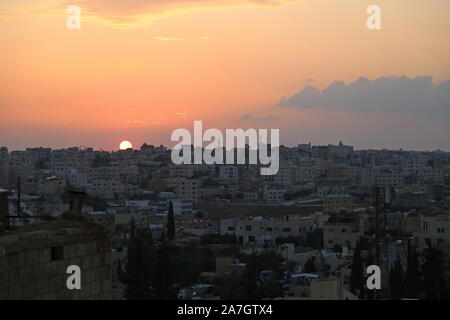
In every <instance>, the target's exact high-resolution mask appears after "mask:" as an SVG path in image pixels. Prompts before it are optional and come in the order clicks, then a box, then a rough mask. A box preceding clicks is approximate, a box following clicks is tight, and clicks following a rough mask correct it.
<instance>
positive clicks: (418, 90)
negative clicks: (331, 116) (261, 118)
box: [278, 76, 450, 118]
mask: <svg viewBox="0 0 450 320" xmlns="http://www.w3.org/2000/svg"><path fill="white" fill-rule="evenodd" d="M278 106H280V107H285V108H304V109H335V110H336V109H338V110H339V109H341V110H351V111H354V112H365V113H380V112H384V113H385V112H395V113H405V112H406V113H409V114H413V115H416V116H426V117H439V118H442V117H446V118H450V81H445V82H442V83H440V84H438V85H434V84H433V78H432V77H416V78H408V77H405V76H402V77H383V78H379V79H375V80H369V79H366V78H359V79H358V80H357V81H355V82H353V83H349V84H345V83H344V82H343V81H335V82H333V83H331V84H330V85H329V86H328V87H326V88H325V89H324V90H320V89H318V88H316V87H313V86H306V87H304V88H303V89H301V90H300V91H299V92H298V93H296V94H294V95H292V96H290V97H287V98H282V99H281V101H280V102H279V104H278Z"/></svg>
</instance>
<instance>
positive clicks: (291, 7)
mask: <svg viewBox="0 0 450 320" xmlns="http://www.w3.org/2000/svg"><path fill="white" fill-rule="evenodd" d="M70 4H77V5H79V6H80V8H81V29H80V30H68V29H67V27H66V20H67V13H66V8H67V6H68V5H69V2H68V1H65V0H51V1H50V0H43V1H39V2H37V1H30V0H14V1H13V0H4V1H2V2H1V4H0V30H1V31H0V39H1V43H2V50H0V68H1V70H2V72H1V73H0V83H1V84H2V85H1V86H0V112H1V114H2V115H7V116H2V117H0V145H5V146H8V147H10V148H12V149H15V148H23V147H26V146H29V145H37V146H39V145H46V146H47V145H48V146H52V147H67V146H70V145H90V146H92V147H94V148H104V149H114V148H115V146H116V145H117V141H118V140H119V139H121V137H123V136H127V137H130V139H132V140H133V141H135V143H137V144H142V143H144V142H148V143H152V144H156V145H159V144H168V142H169V139H170V132H171V131H172V130H173V129H175V128H179V127H187V126H191V125H192V122H193V121H194V120H198V119H201V120H203V121H204V123H205V125H207V126H210V127H215V128H222V129H223V128H234V127H244V128H245V127H255V126H262V127H277V128H280V130H281V131H280V132H281V137H280V138H281V142H282V143H284V144H289V145H292V144H296V143H299V142H300V141H303V142H309V141H312V142H313V143H331V142H334V143H336V142H337V141H335V140H339V139H342V140H344V141H346V142H348V143H352V144H354V145H356V146H370V147H394V148H395V147H405V148H408V147H410V148H419V149H420V148H425V147H427V148H444V149H450V142H449V140H448V139H446V138H445V137H446V136H447V137H448V135H449V134H450V132H449V130H450V129H448V121H447V119H448V118H447V119H445V118H444V117H427V116H425V117H424V116H423V115H422V114H419V115H418V114H416V113H412V112H409V111H401V113H399V112H396V113H392V112H389V111H386V110H378V109H376V110H371V111H370V112H358V111H355V110H352V109H351V108H348V109H336V108H328V109H327V110H324V109H320V108H314V109H312V108H309V109H308V108H295V107H294V108H283V107H280V106H279V105H280V101H282V97H285V98H286V97H289V96H292V95H294V94H296V93H297V92H299V91H300V90H302V89H303V88H304V87H306V86H313V87H315V88H318V89H324V88H326V87H327V86H328V85H330V84H331V83H333V82H334V81H343V82H345V83H346V84H350V83H353V82H355V81H357V80H358V79H359V78H360V77H364V78H367V79H370V80H375V79H380V78H386V77H387V78H389V77H400V76H406V77H408V78H411V79H414V78H415V77H417V76H430V77H432V81H433V83H435V84H440V83H442V82H444V81H447V80H449V79H450V63H449V60H448V57H449V56H450V34H449V30H450V19H448V12H450V2H449V1H448V0H433V5H429V2H428V1H413V2H411V1H409V0H398V1H391V0H379V1H377V5H379V6H380V7H381V8H382V12H383V16H382V17H383V18H382V19H383V20H382V21H383V27H382V29H381V30H379V31H370V30H368V29H367V27H366V19H367V14H366V9H367V7H368V6H369V5H371V4H373V3H372V1H367V0H363V1H361V0H348V1H341V0H314V1H312V0H274V1H246V0H236V1H228V0H217V1H208V4H207V5H205V1H200V0H186V1H157V2H155V1H145V0H144V1H130V2H128V1H119V0H108V1H107V0H99V1H82V0H78V1H70ZM399 12H401V13H402V14H398V13H399ZM419 17H420V19H419ZM418 19H419V20H420V23H418ZM406 34H408V35H411V34H412V35H414V36H405V35H406ZM430 35H432V36H430ZM424 48H426V49H425V50H424ZM388 80H389V79H388ZM396 119H398V121H400V122H401V123H400V124H399V125H396V126H390V125H388V123H390V122H393V121H396ZM355 123H358V126H361V128H363V129H364V130H362V131H358V132H356V131H357V130H358V128H355V130H350V129H348V128H349V126H351V127H353V126H354V125H355ZM399 128H403V129H402V130H400V129H399ZM62 132H63V133H64V134H61V133H62ZM411 132H413V134H414V133H417V134H418V133H420V137H417V139H412V137H411V134H412V133H411ZM373 133H376V134H377V135H379V139H377V140H375V139H372V138H371V136H372V135H373ZM436 137H438V138H437V139H436ZM413 140H414V141H415V142H414V143H413V142H412V141H413ZM387 141H388V142H387Z"/></svg>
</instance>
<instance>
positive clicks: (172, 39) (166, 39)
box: [154, 37, 183, 41]
mask: <svg viewBox="0 0 450 320" xmlns="http://www.w3.org/2000/svg"><path fill="white" fill-rule="evenodd" d="M154 39H155V40H161V41H181V40H183V38H172V37H155V38H154Z"/></svg>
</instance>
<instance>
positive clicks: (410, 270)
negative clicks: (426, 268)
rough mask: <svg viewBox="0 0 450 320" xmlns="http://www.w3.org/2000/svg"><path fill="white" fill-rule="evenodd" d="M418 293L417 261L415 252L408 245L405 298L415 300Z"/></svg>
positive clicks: (414, 249) (413, 248)
mask: <svg viewBox="0 0 450 320" xmlns="http://www.w3.org/2000/svg"><path fill="white" fill-rule="evenodd" d="M418 291H419V261H418V259H417V250H416V248H415V247H413V246H411V244H410V243H408V265H407V267H406V283H405V297H407V298H417V294H418Z"/></svg>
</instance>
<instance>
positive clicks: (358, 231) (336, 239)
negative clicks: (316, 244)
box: [323, 213, 364, 249]
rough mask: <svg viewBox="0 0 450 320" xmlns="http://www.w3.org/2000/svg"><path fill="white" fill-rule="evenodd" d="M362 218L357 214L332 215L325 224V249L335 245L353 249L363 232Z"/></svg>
mask: <svg viewBox="0 0 450 320" xmlns="http://www.w3.org/2000/svg"><path fill="white" fill-rule="evenodd" d="M361 224H362V221H361V218H360V217H358V216H357V215H356V214H348V213H345V214H335V215H332V216H330V218H329V219H328V222H326V223H325V224H324V226H323V243H324V247H325V249H333V247H334V246H335V245H339V246H341V247H344V246H345V247H348V248H349V249H353V248H355V246H356V242H357V241H358V240H359V238H360V237H361V235H362V234H363V231H364V230H363V227H362V225H361Z"/></svg>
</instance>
